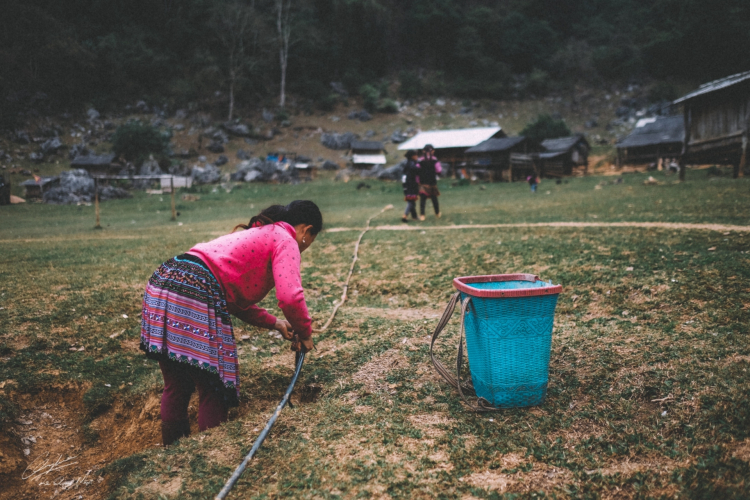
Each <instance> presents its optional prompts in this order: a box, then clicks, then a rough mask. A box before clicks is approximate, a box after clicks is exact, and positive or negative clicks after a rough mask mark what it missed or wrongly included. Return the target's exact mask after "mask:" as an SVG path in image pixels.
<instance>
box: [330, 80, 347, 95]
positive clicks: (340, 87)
mask: <svg viewBox="0 0 750 500" xmlns="http://www.w3.org/2000/svg"><path fill="white" fill-rule="evenodd" d="M331 90H333V91H334V92H335V93H337V94H338V95H341V96H344V97H349V92H347V90H346V87H344V84H343V83H341V82H331Z"/></svg>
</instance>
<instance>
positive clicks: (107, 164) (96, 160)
mask: <svg viewBox="0 0 750 500" xmlns="http://www.w3.org/2000/svg"><path fill="white" fill-rule="evenodd" d="M114 160H115V155H113V154H106V155H92V154H89V155H80V156H76V157H75V158H73V160H72V161H71V162H70V167H71V168H82V169H84V170H86V171H87V172H88V173H89V175H90V176H92V177H94V176H97V177H107V176H116V175H117V174H118V173H119V172H120V169H121V168H122V166H121V165H118V164H116V163H113V162H114Z"/></svg>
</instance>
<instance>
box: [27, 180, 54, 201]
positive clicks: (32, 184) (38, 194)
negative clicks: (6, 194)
mask: <svg viewBox="0 0 750 500" xmlns="http://www.w3.org/2000/svg"><path fill="white" fill-rule="evenodd" d="M59 184H60V177H59V176H58V177H35V178H33V179H28V180H25V181H23V182H22V183H21V185H22V186H23V188H24V198H26V199H27V200H32V199H41V198H42V197H43V196H44V192H45V191H46V190H48V189H50V188H52V187H55V186H57V185H59Z"/></svg>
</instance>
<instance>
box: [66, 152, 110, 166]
mask: <svg viewBox="0 0 750 500" xmlns="http://www.w3.org/2000/svg"><path fill="white" fill-rule="evenodd" d="M114 159H115V155H113V154H108V155H85V156H76V157H75V158H74V159H73V161H71V162H70V166H71V167H88V166H93V165H98V166H101V165H109V164H110V163H112V161H113V160H114Z"/></svg>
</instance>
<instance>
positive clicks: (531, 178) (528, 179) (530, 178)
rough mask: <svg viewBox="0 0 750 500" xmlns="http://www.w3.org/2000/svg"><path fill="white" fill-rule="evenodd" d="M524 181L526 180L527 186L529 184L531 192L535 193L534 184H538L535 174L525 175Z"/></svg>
mask: <svg viewBox="0 0 750 500" xmlns="http://www.w3.org/2000/svg"><path fill="white" fill-rule="evenodd" d="M526 182H528V183H529V186H531V192H532V193H536V185H537V184H539V179H537V176H536V175H530V176H528V177H526Z"/></svg>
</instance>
